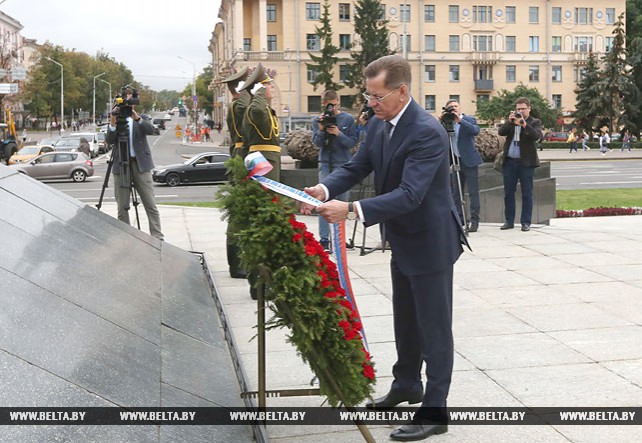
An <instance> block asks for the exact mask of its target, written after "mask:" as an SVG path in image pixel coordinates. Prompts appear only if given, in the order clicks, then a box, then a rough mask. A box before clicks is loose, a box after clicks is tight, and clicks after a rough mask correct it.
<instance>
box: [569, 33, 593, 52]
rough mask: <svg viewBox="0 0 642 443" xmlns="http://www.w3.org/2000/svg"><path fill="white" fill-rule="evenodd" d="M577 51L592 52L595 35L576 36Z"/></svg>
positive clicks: (575, 47)
mask: <svg viewBox="0 0 642 443" xmlns="http://www.w3.org/2000/svg"><path fill="white" fill-rule="evenodd" d="M573 50H574V51H575V52H590V51H592V50H593V37H579V36H578V37H575V46H574V47H573Z"/></svg>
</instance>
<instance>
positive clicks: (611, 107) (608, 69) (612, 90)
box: [600, 13, 640, 131]
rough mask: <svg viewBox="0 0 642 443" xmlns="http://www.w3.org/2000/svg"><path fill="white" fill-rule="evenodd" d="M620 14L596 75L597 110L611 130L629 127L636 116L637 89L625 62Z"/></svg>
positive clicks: (622, 24)
mask: <svg viewBox="0 0 642 443" xmlns="http://www.w3.org/2000/svg"><path fill="white" fill-rule="evenodd" d="M623 20H624V13H622V14H620V16H619V17H618V20H617V22H616V23H615V29H614V30H613V35H614V36H615V37H614V38H613V46H611V50H610V51H609V52H608V53H606V55H605V56H604V58H603V59H602V61H603V66H604V67H603V69H602V72H601V75H600V87H601V92H602V94H601V95H600V98H601V100H600V101H601V107H602V109H603V114H604V116H605V117H606V119H607V120H608V126H609V129H610V130H611V131H614V130H615V131H619V129H620V127H621V126H624V127H630V126H632V125H633V124H634V121H635V119H636V118H637V115H638V113H639V110H638V108H637V106H639V98H640V90H639V89H638V88H637V87H636V86H635V84H634V83H633V82H632V81H631V75H630V74H631V72H630V71H631V67H630V66H629V64H628V63H627V60H626V49H625V32H624V22H623Z"/></svg>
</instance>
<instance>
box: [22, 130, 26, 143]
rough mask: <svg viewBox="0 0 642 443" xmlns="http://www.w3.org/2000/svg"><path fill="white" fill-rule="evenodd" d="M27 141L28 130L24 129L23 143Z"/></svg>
mask: <svg viewBox="0 0 642 443" xmlns="http://www.w3.org/2000/svg"><path fill="white" fill-rule="evenodd" d="M26 141H27V128H23V129H22V143H24V142H26Z"/></svg>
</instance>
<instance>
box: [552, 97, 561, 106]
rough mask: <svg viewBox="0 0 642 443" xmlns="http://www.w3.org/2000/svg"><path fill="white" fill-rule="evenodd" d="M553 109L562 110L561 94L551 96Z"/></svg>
mask: <svg viewBox="0 0 642 443" xmlns="http://www.w3.org/2000/svg"><path fill="white" fill-rule="evenodd" d="M552 104H553V109H562V94H553V103H552Z"/></svg>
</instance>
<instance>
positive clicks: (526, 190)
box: [498, 97, 542, 232]
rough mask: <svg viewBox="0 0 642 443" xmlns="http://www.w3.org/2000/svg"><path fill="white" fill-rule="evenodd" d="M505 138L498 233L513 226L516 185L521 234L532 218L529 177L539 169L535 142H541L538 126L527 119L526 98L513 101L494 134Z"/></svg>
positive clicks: (529, 118) (533, 118)
mask: <svg viewBox="0 0 642 443" xmlns="http://www.w3.org/2000/svg"><path fill="white" fill-rule="evenodd" d="M498 133H499V135H502V136H504V137H506V142H505V143H504V151H503V152H502V154H501V155H503V156H504V167H503V174H504V219H505V222H504V224H503V225H502V226H501V227H500V228H499V229H501V230H505V229H513V227H514V226H515V191H516V189H517V181H518V180H519V185H520V188H521V191H522V214H521V217H520V223H521V224H522V231H524V232H527V231H530V229H531V220H532V217H533V177H534V175H535V168H537V167H538V166H539V157H538V156H537V141H538V140H539V139H541V138H542V122H541V121H540V120H539V119H537V118H535V117H533V116H532V115H531V102H530V100H529V99H528V97H520V98H518V99H517V100H516V101H515V110H514V111H511V113H510V114H509V116H508V118H507V119H506V123H504V124H503V125H502V126H501V127H500V128H499V131H498Z"/></svg>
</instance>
